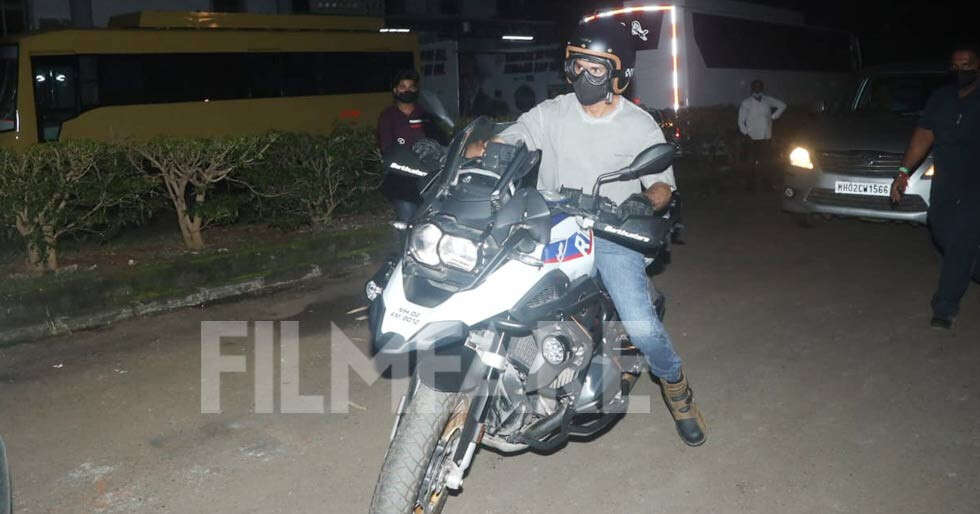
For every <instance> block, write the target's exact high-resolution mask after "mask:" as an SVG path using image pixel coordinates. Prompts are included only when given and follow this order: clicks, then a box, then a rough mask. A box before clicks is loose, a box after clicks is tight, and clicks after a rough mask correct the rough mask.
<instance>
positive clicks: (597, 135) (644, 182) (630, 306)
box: [468, 17, 707, 446]
mask: <svg viewBox="0 0 980 514" xmlns="http://www.w3.org/2000/svg"><path fill="white" fill-rule="evenodd" d="M624 22H625V24H624ZM629 27H630V25H629V20H626V19H623V18H622V17H610V18H598V19H596V20H594V21H591V22H588V23H584V24H581V25H579V27H578V29H577V31H576V35H575V37H574V38H573V40H572V41H570V42H569V43H568V46H567V47H566V49H565V76H566V78H567V80H568V81H569V82H570V83H571V84H572V86H573V89H574V91H575V92H574V93H569V94H566V95H562V96H559V97H557V98H553V99H550V100H546V101H544V102H542V103H540V104H538V105H537V106H536V107H534V108H532V109H531V110H530V111H528V112H526V113H524V114H523V115H521V117H520V118H518V120H517V122H516V123H515V124H514V125H513V126H511V127H509V128H508V129H507V130H505V131H504V132H503V133H501V134H500V139H502V140H503V141H505V142H508V143H514V142H516V141H519V140H520V141H524V143H525V144H526V145H527V146H528V148H529V149H531V150H540V151H541V153H542V155H541V165H540V168H539V171H538V189H543V190H558V189H560V188H561V187H562V186H564V187H568V188H576V189H583V190H590V189H591V188H592V185H593V184H594V183H595V180H596V178H597V177H598V176H599V174H601V173H603V172H607V171H610V170H617V169H620V168H623V167H624V166H627V165H628V164H630V163H631V162H632V161H633V159H634V158H635V157H636V156H637V155H638V154H639V153H640V152H641V151H642V150H644V149H646V148H647V147H649V146H652V145H655V144H657V143H663V142H664V136H663V133H662V132H661V131H660V127H659V125H657V123H656V122H655V121H654V120H653V118H652V117H650V115H649V114H648V113H646V112H645V111H643V110H642V109H640V108H639V107H637V106H636V105H634V104H633V103H632V102H630V101H628V100H627V99H625V98H623V97H622V96H621V95H622V93H623V92H624V91H625V90H626V88H627V86H628V85H629V80H630V77H631V76H632V74H633V64H634V61H635V57H636V55H635V50H634V46H633V41H632V39H631V38H632V36H631V33H630V28H629ZM469 151H470V150H469V149H468V152H469ZM475 152H476V153H477V154H478V153H479V150H476V151H475ZM674 189H675V183H674V172H673V170H672V169H670V168H668V169H667V170H666V171H664V172H663V173H660V174H658V175H654V176H647V177H643V178H641V179H638V180H632V181H628V182H615V183H610V184H608V186H606V187H604V188H603V189H602V194H603V196H606V197H608V198H609V199H610V200H612V201H614V202H616V203H622V202H623V201H624V200H626V199H627V198H628V197H629V196H630V195H632V194H634V193H640V192H643V193H644V194H645V196H646V197H647V199H648V200H649V201H650V203H651V204H652V205H653V206H654V208H655V209H658V210H659V209H663V208H665V207H666V206H667V205H668V203H669V202H670V199H671V196H672V194H673V190H674ZM594 251H595V252H596V253H595V255H596V266H597V268H598V271H599V274H600V276H601V278H602V280H603V282H604V283H605V286H606V288H607V290H608V291H609V294H610V296H611V297H612V299H613V303H614V304H615V305H616V310H617V311H618V312H619V315H620V318H621V319H622V320H623V321H624V322H625V328H626V329H627V332H628V334H629V336H630V340H631V341H632V343H633V345H635V346H636V347H637V348H638V349H639V350H640V351H642V352H643V355H644V357H645V358H646V360H647V362H648V364H649V365H650V370H651V372H652V373H653V374H654V375H656V376H657V377H658V378H659V379H660V385H661V390H662V393H663V397H664V400H665V403H666V404H667V407H668V409H669V410H670V412H671V414H672V416H673V418H674V421H675V424H676V427H677V432H678V434H679V435H680V437H681V439H682V440H683V441H684V442H685V443H686V444H688V445H690V446H698V445H700V444H702V443H703V442H704V441H705V437H706V431H707V427H706V425H705V422H704V418H703V417H702V416H701V413H700V411H699V410H698V407H697V405H695V403H694V397H693V391H692V389H691V388H690V386H689V385H688V380H687V376H686V375H685V373H684V372H683V371H682V369H681V359H680V357H679V356H678V355H677V352H676V351H675V350H674V347H673V345H672V343H671V340H670V337H669V336H668V334H667V331H666V330H665V329H664V326H663V324H662V323H661V322H660V319H659V318H658V317H657V314H656V312H655V311H654V307H653V302H652V301H651V296H650V288H649V282H648V279H647V276H646V273H645V267H646V266H645V262H644V257H643V255H642V254H640V253H639V252H636V251H634V250H631V249H628V248H626V247H623V246H620V245H618V244H615V243H613V242H611V241H607V240H604V239H600V238H596V241H595V248H594Z"/></svg>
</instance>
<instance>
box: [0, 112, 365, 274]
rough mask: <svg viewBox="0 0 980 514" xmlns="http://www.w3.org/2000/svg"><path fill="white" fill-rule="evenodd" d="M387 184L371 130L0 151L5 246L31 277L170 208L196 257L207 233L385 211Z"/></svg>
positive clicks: (0, 235) (0, 225)
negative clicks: (67, 248)
mask: <svg viewBox="0 0 980 514" xmlns="http://www.w3.org/2000/svg"><path fill="white" fill-rule="evenodd" d="M380 176H381V173H380V156H379V154H378V152H377V150H376V148H375V137H374V133H373V131H371V130H370V129H368V128H362V127H355V126H348V125H340V126H338V127H337V128H336V129H335V130H334V131H333V132H332V133H330V134H328V135H313V134H293V133H270V134H265V135H258V136H255V135H249V136H237V137H221V138H209V139H208V138H183V137H160V138H156V139H152V140H149V141H125V142H118V143H113V144H107V143H97V142H93V141H72V140H69V141H64V142H55V143H44V144H39V145H35V146H33V147H31V148H29V149H28V150H26V151H24V152H19V153H17V152H10V151H6V150H0V244H3V245H4V246H5V247H7V246H9V245H10V243H14V244H16V245H17V246H19V247H20V248H21V250H20V252H21V254H22V255H26V256H27V259H26V260H27V263H28V269H29V270H31V271H34V272H38V273H40V272H44V271H52V270H55V269H57V267H58V261H57V249H58V246H59V242H60V241H62V240H63V239H64V238H65V237H68V236H76V237H83V238H90V239H94V240H96V241H98V240H107V239H110V238H112V237H115V236H116V235H118V234H119V233H120V231H121V230H133V229H136V228H138V227H140V226H142V225H143V224H144V223H145V222H146V221H147V220H148V219H150V218H151V217H153V216H155V215H159V214H163V213H164V212H165V211H166V210H170V211H171V212H172V213H173V214H176V216H177V218H178V226H180V227H181V231H182V236H183V239H184V242H185V244H186V245H187V246H188V248H191V249H199V248H201V247H203V246H204V239H203V237H202V236H201V233H202V231H203V230H204V229H205V228H206V227H207V226H209V225H214V224H231V223H242V222H248V223H263V224H269V225H273V226H277V227H283V228H292V227H296V226H300V225H317V226H325V225H329V224H330V223H331V222H332V220H333V219H334V216H336V215H337V214H341V213H363V212H367V211H371V210H374V209H378V208H380V207H381V206H382V205H383V199H382V198H381V197H380V195H378V194H377V192H376V190H377V186H378V184H379V182H380ZM195 231H196V234H195ZM9 256H10V251H9V249H8V250H5V251H3V252H0V258H9Z"/></svg>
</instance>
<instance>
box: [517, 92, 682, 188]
mask: <svg viewBox="0 0 980 514" xmlns="http://www.w3.org/2000/svg"><path fill="white" fill-rule="evenodd" d="M500 138H501V139H503V140H504V141H505V142H508V143H515V142H517V141H521V140H523V141H524V143H525V144H526V145H527V146H528V148H529V149H531V150H541V167H540V171H539V173H538V189H545V190H551V191H557V190H558V189H559V188H560V187H561V186H565V187H569V188H576V189H583V190H584V191H586V192H591V190H592V185H593V184H594V183H595V179H596V177H598V176H599V175H601V174H602V173H605V172H608V171H616V170H618V169H620V168H623V167H625V166H627V165H629V164H630V163H631V162H633V159H634V158H635V157H636V156H637V154H639V153H640V152H641V151H643V150H644V149H646V148H647V147H649V146H652V145H655V144H657V143H663V142H665V140H664V135H663V132H661V131H660V126H659V125H657V122H656V121H654V119H653V118H652V117H651V116H650V115H649V114H648V113H647V112H645V111H644V110H643V109H640V108H639V107H637V106H636V105H634V104H633V103H632V102H630V101H628V100H626V99H625V98H619V100H618V104H617V106H616V108H615V110H614V111H613V112H611V113H609V114H607V115H606V116H603V117H602V118H594V117H592V116H589V115H588V114H587V113H586V112H585V110H584V109H582V106H581V104H579V103H578V100H577V99H576V98H575V94H574V93H569V94H566V95H562V96H559V97H556V98H552V99H550V100H545V101H544V102H541V103H540V104H538V105H537V106H535V107H534V108H533V109H531V110H530V111H528V112H526V113H524V114H522V115H521V117H520V118H518V119H517V122H516V123H515V124H514V125H512V126H511V127H508V128H507V130H505V131H504V132H503V133H501V134H500ZM656 182H664V183H666V184H667V185H669V186H670V188H671V189H672V190H674V189H676V183H675V182H674V170H673V168H667V170H666V171H664V172H663V173H660V174H657V175H648V176H646V177H642V178H640V179H639V180H632V181H628V182H614V183H610V184H605V185H603V186H602V189H601V190H600V193H599V194H601V195H602V196H605V197H608V198H609V199H610V200H612V201H614V202H616V203H621V202H622V201H623V200H625V199H627V198H628V197H629V196H630V195H631V194H633V193H640V192H642V189H641V187H640V185H641V183H642V186H643V188H647V187H650V185H652V184H654V183H656Z"/></svg>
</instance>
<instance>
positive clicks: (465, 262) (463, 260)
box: [439, 235, 479, 271]
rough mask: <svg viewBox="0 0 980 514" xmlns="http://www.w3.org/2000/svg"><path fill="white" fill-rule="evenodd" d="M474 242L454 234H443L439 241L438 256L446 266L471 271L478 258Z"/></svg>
mask: <svg viewBox="0 0 980 514" xmlns="http://www.w3.org/2000/svg"><path fill="white" fill-rule="evenodd" d="M478 255H479V253H478V251H477V247H476V243H474V242H473V241H470V240H469V239H465V238H462V237H456V236H449V235H446V236H443V237H442V241H440V242H439V257H440V258H441V259H442V262H444V263H445V264H446V265H447V266H452V267H454V268H459V269H461V270H463V271H473V268H475V267H476V261H477V258H478Z"/></svg>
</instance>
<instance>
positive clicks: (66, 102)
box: [32, 56, 79, 141]
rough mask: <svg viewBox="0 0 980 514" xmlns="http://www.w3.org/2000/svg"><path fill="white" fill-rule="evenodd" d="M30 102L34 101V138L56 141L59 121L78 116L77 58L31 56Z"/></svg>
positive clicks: (59, 130) (59, 128)
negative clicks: (36, 133)
mask: <svg viewBox="0 0 980 514" xmlns="http://www.w3.org/2000/svg"><path fill="white" fill-rule="evenodd" d="M32 64H33V68H34V102H35V103H36V104H37V122H38V139H39V140H40V141H57V140H58V137H59V136H60V135H61V124H62V123H63V122H64V121H66V120H70V119H72V118H74V117H75V116H78V112H79V105H78V90H77V86H76V85H77V81H78V76H77V69H78V68H77V66H76V64H77V59H76V58H75V57H63V56H57V57H35V58H34V59H33V60H32Z"/></svg>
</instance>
